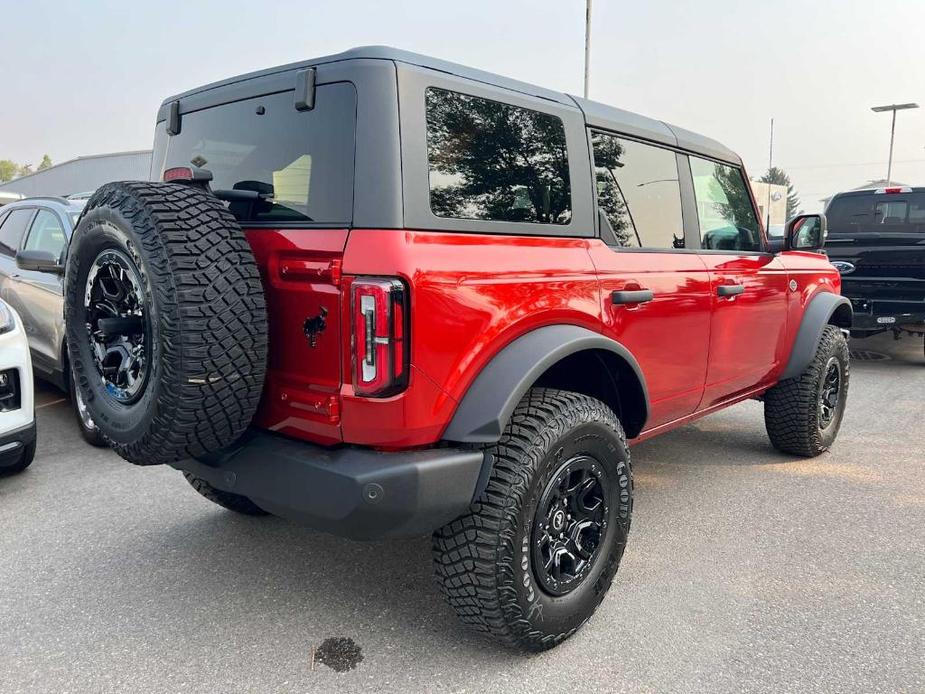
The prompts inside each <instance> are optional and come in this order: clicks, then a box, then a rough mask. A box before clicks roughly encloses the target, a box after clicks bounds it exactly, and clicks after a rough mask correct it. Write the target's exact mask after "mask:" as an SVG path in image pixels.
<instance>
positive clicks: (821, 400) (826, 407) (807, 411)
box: [764, 325, 850, 458]
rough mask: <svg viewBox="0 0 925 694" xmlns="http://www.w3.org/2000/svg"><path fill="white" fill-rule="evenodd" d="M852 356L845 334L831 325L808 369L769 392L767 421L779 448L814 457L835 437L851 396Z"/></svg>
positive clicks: (824, 334)
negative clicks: (850, 367)
mask: <svg viewBox="0 0 925 694" xmlns="http://www.w3.org/2000/svg"><path fill="white" fill-rule="evenodd" d="M849 362H850V357H849V353H848V342H847V341H846V340H845V336H844V335H843V334H842V331H841V330H840V329H839V328H837V327H836V326H834V325H827V326H826V327H825V330H824V331H823V332H822V339H820V340H819V346H818V347H817V348H816V354H815V355H814V356H813V360H812V361H811V362H810V364H809V366H807V367H806V370H805V371H804V372H803V373H802V374H800V375H799V376H797V377H796V378H789V379H787V380H786V381H781V382H780V383H778V384H777V385H776V386H774V387H773V388H771V389H770V390H769V391H768V392H767V393H765V396H764V424H765V428H766V429H767V431H768V437H769V438H770V439H771V444H772V445H773V446H774V447H775V448H776V449H778V450H780V451H783V452H784V453H791V454H793V455H801V456H804V457H807V458H812V457H815V456H817V455H820V454H821V453H824V452H825V451H827V450H828V449H829V447H830V446H831V445H832V444H833V443H834V442H835V438H836V437H837V436H838V430H839V428H840V427H841V422H842V418H843V417H844V414H845V405H846V403H847V401H848V378H849V375H850V369H849V366H850V363H849ZM836 383H837V390H836V391H833V390H832V387H833V385H834V384H836ZM833 396H834V397H835V398H837V400H833Z"/></svg>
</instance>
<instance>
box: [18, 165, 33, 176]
mask: <svg viewBox="0 0 925 694" xmlns="http://www.w3.org/2000/svg"><path fill="white" fill-rule="evenodd" d="M31 173H32V164H23V165H22V166H20V167H19V175H20V176H28V175H29V174H31Z"/></svg>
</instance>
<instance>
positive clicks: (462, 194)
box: [426, 88, 572, 224]
mask: <svg viewBox="0 0 925 694" xmlns="http://www.w3.org/2000/svg"><path fill="white" fill-rule="evenodd" d="M426 107H427V159H428V167H429V181H430V208H431V211H432V212H433V213H434V214H435V215H437V216H438V217H450V218H455V219H482V220H492V221H500V222H533V223H539V224H568V223H569V221H570V220H571V218H572V199H571V190H570V188H569V170H568V148H567V147H566V144H565V126H564V125H563V123H562V120H561V119H559V118H557V117H556V116H552V115H549V114H547V113H540V112H539V111H533V110H530V109H526V108H520V107H517V106H511V105H510V104H504V103H501V102H499V101H492V100H490V99H483V98H480V97H476V96H468V95H466V94H460V93H458V92H451V91H447V90H445V89H435V88H429V89H428V90H427V94H426Z"/></svg>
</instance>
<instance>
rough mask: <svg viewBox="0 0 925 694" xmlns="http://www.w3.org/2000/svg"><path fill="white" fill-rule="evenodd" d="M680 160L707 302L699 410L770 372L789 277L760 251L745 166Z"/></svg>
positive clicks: (783, 331)
mask: <svg viewBox="0 0 925 694" xmlns="http://www.w3.org/2000/svg"><path fill="white" fill-rule="evenodd" d="M687 159H688V162H689V167H690V168H689V171H690V175H691V178H692V186H691V190H692V192H693V196H694V202H695V204H696V215H697V226H698V232H699V233H698V236H699V239H698V243H699V246H700V257H701V259H702V260H703V262H704V263H705V264H706V266H707V269H708V270H709V272H710V284H711V288H710V294H711V301H712V303H713V318H712V324H711V330H710V340H709V343H710V357H709V362H710V364H709V368H708V369H707V379H706V388H705V390H704V395H703V401H702V403H701V406H700V408H701V409H705V408H708V407H711V406H713V405H716V404H718V403H720V402H722V401H724V400H727V399H730V398H734V397H736V396H738V395H741V394H743V393H745V392H748V391H749V390H752V389H754V388H756V387H759V386H761V385H764V384H767V383H770V382H771V381H772V379H773V378H774V377H775V376H776V373H777V370H778V369H779V368H780V366H781V365H782V362H783V360H784V358H785V356H786V350H787V347H786V344H785V343H786V340H787V293H788V291H790V288H789V286H788V284H789V281H790V277H789V274H788V271H787V269H786V268H785V267H784V266H783V264H782V263H781V262H780V260H779V259H778V258H777V257H776V256H775V255H774V254H772V253H770V252H769V251H768V249H767V245H766V243H765V240H764V239H763V237H762V233H761V225H760V224H759V222H758V216H757V214H756V211H755V205H754V202H753V200H752V196H751V192H750V188H749V186H748V184H747V182H746V179H745V176H744V172H743V171H742V170H741V169H740V168H738V167H734V166H730V165H728V164H723V163H720V162H716V161H712V160H709V159H704V158H700V157H695V156H693V155H691V156H690V157H687ZM797 290H798V288H795V289H794V291H797Z"/></svg>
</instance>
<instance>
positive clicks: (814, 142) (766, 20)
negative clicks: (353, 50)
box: [0, 0, 925, 212]
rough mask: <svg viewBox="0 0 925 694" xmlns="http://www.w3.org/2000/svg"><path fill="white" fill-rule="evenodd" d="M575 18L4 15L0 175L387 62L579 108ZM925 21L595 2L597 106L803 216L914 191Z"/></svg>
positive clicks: (248, 5) (529, 1)
mask: <svg viewBox="0 0 925 694" xmlns="http://www.w3.org/2000/svg"><path fill="white" fill-rule="evenodd" d="M584 6H585V2H584V0H491V1H483V0H466V1H465V2H462V1H445V0H430V1H429V2H428V1H412V0H382V1H380V2H374V1H372V0H357V1H356V2H349V1H348V0H341V1H340V2H329V1H327V0H302V1H300V2H297V1H291V0H281V1H279V2H274V1H273V0H261V1H255V0H250V1H249V2H239V1H238V0H222V1H212V0H198V1H197V0H187V2H182V3H180V2H163V1H161V2H146V1H133V2H127V1H126V0H118V1H117V2H111V1H109V0H83V1H82V2H45V1H43V0H30V1H28V2H27V1H25V0H0V17H2V18H3V20H2V23H0V51H2V57H0V159H13V160H14V161H16V162H18V163H27V162H28V163H32V164H33V165H36V164H38V162H39V161H40V160H41V158H42V155H43V154H46V153H47V154H49V155H50V156H51V158H52V160H53V161H55V162H63V161H66V160H68V159H71V158H74V157H77V156H80V155H88V154H98V153H103V152H114V151H124V150H134V149H147V148H150V147H151V142H152V137H153V124H154V117H155V114H156V111H157V107H158V105H159V104H160V102H161V101H162V100H163V99H164V97H166V96H170V95H172V94H175V93H177V92H180V91H183V90H185V89H189V88H191V87H195V86H198V85H201V84H204V83H207V82H211V81H214V80H218V79H222V78H225V77H230V76H233V75H236V74H239V73H242V72H247V71H251V70H256V69H261V68H266V67H271V66H274V65H279V64H284V63H288V62H293V61H296V60H303V59H307V58H311V57H313V56H321V55H326V54H329V53H336V52H339V51H342V50H345V49H347V48H350V47H354V46H360V45H368V44H386V45H390V46H395V47H398V48H403V49H407V50H412V51H416V52H420V53H425V54H428V55H432V56H436V57H439V58H443V59H446V60H451V61H454V62H458V63H463V64H465V65H469V66H472V67H476V68H481V69H484V70H488V71H491V72H496V73H499V74H502V75H506V76H509V77H514V78H517V79H520V80H524V81H527V82H532V83H535V84H540V85H542V86H544V87H549V88H551V89H558V90H561V91H566V92H569V93H573V94H580V93H581V91H582V78H583V59H584ZM922 26H925V1H923V0H903V1H900V0H878V1H876V2H871V1H870V0H866V1H865V2H860V1H855V0H802V1H800V0H766V1H764V2H757V0H695V1H692V0H677V1H674V2H670V1H667V0H645V1H644V2H639V1H638V0H636V1H633V2H630V1H628V0H594V4H593V21H592V56H591V85H590V86H591V89H590V96H591V98H592V99H595V100H597V101H602V102H604V103H607V104H611V105H613V106H618V107H620V108H623V109H627V110H630V111H636V112H638V113H642V114H644V115H647V116H651V117H654V118H658V119H660V120H665V121H668V122H671V123H674V124H676V125H679V126H682V127H685V128H687V129H689V130H694V131H696V132H699V133H702V134H704V135H707V136H710V137H713V138H715V139H717V140H720V141H721V142H722V143H723V144H725V145H727V146H728V147H730V148H732V149H733V150H735V151H736V152H738V153H739V154H740V155H741V156H742V158H743V159H744V160H745V163H746V166H747V167H748V170H749V174H750V175H752V176H755V177H757V176H759V175H760V174H761V173H763V171H764V170H765V169H766V168H767V165H768V145H769V141H768V140H769V122H770V119H771V118H774V122H775V130H774V164H775V165H777V166H780V167H781V168H783V169H785V170H786V171H787V172H788V173H789V174H790V176H791V178H792V179H793V182H794V184H795V186H796V189H797V193H798V194H799V196H800V198H801V200H802V201H803V208H804V210H805V211H808V212H813V211H818V210H819V209H821V205H820V203H819V199H820V198H823V197H825V196H828V195H830V194H832V193H834V192H837V191H839V190H844V189H847V188H853V187H855V186H858V185H861V184H863V183H865V182H866V181H868V180H870V179H875V178H884V177H885V176H886V168H887V164H886V162H887V155H888V150H889V140H890V116H889V114H878V113H873V112H871V110H870V107H871V106H875V105H879V104H890V103H903V102H909V101H912V102H918V103H919V104H921V106H922V108H921V109H919V110H915V111H906V112H901V113H899V115H898V119H897V126H896V145H895V150H894V155H893V161H894V166H893V179H894V180H896V181H900V182H903V183H910V184H919V185H925V37H923V36H922V33H921V27H922Z"/></svg>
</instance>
